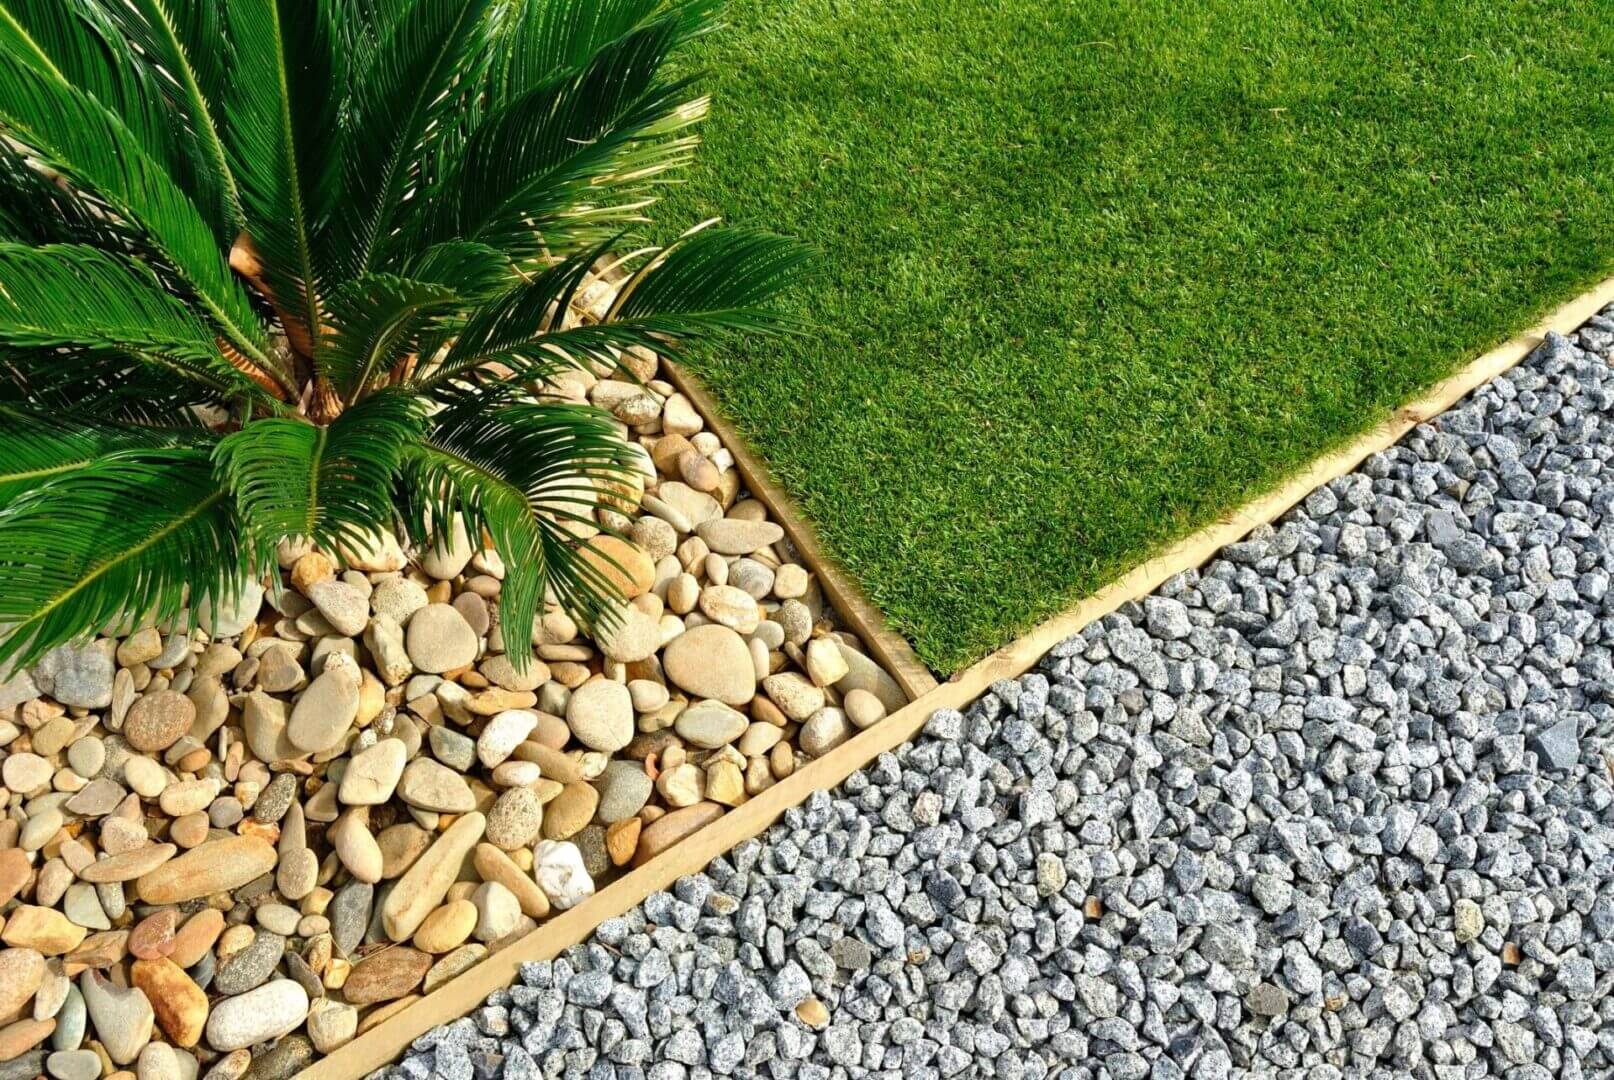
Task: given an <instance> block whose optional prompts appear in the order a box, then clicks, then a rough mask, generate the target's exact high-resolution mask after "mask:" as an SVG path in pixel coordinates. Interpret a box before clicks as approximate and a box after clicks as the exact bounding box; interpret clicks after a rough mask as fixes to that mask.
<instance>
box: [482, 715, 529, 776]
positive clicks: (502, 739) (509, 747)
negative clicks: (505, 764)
mask: <svg viewBox="0 0 1614 1080" xmlns="http://www.w3.org/2000/svg"><path fill="white" fill-rule="evenodd" d="M537 723H538V714H537V713H535V712H529V711H527V710H526V709H506V710H504V711H503V712H501V713H498V714H497V715H495V716H494V717H493V719H491V720H489V721H488V722H487V726H486V727H484V728H483V729H482V734H480V735H478V736H477V737H476V756H477V760H478V761H480V762H481V763H482V766H483V767H484V768H488V769H491V768H493V767H494V766H496V765H498V764H499V763H500V762H502V761H504V759H505V758H508V757H509V756H510V754H511V753H512V752H513V751H514V750H515V748H516V747H518V746H520V745H521V743H522V741H523V740H525V739H526V737H527V735H528V734H529V733H530V732H531V731H532V729H533V728H534V727H535V726H537Z"/></svg>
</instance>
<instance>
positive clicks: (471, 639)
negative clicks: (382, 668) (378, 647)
mask: <svg viewBox="0 0 1614 1080" xmlns="http://www.w3.org/2000/svg"><path fill="white" fill-rule="evenodd" d="M477 647H478V641H477V636H476V631H475V630H472V629H471V624H470V623H468V622H466V621H465V616H463V615H461V614H460V613H459V612H458V611H456V610H455V609H454V608H453V607H452V606H450V605H448V604H427V605H426V606H425V607H423V608H421V609H420V610H419V611H417V612H415V613H414V614H413V615H411V616H410V617H409V628H408V632H407V636H406V638H405V648H406V649H407V650H408V652H409V659H410V660H412V661H414V664H415V667H417V668H419V669H420V670H421V671H425V672H429V673H431V674H433V675H440V674H442V673H443V672H445V671H452V670H454V669H455V668H461V667H465V666H466V665H467V664H469V663H471V662H472V661H474V660H475V659H476V652H477Z"/></svg>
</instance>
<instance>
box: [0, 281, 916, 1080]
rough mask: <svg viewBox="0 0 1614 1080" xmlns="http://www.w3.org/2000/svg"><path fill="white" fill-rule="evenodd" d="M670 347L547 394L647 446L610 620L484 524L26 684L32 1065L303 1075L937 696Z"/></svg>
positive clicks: (596, 548) (12, 736)
mask: <svg viewBox="0 0 1614 1080" xmlns="http://www.w3.org/2000/svg"><path fill="white" fill-rule="evenodd" d="M588 299H589V302H590V303H591V304H592V305H593V306H594V307H596V308H597V307H599V306H600V305H602V304H604V303H605V302H607V301H608V300H609V291H608V290H606V289H603V288H595V289H591V290H590V293H589V296H588ZM658 365H659V360H658V358H657V357H655V356H654V355H651V354H648V353H644V352H634V353H632V354H629V355H625V356H623V357H622V358H621V370H618V369H617V368H614V367H609V366H608V367H606V368H602V369H600V370H591V371H568V372H566V373H564V374H562V375H560V376H558V377H557V378H556V379H555V380H554V382H553V384H552V385H551V386H550V388H549V389H550V392H551V393H552V394H554V395H557V396H560V397H563V398H567V399H571V400H577V401H588V402H590V403H592V404H594V405H596V406H598V407H600V408H602V409H606V410H609V411H610V412H611V413H612V414H613V415H614V416H615V417H616V418H617V419H618V420H619V421H620V422H621V424H622V430H623V434H624V436H625V438H626V439H627V440H628V441H629V443H630V445H633V446H635V447H637V448H639V450H640V451H641V453H640V454H639V455H638V456H639V459H640V465H641V467H640V470H639V471H638V473H636V474H635V475H634V476H633V477H632V478H631V479H620V478H613V479H612V481H611V486H610V487H609V489H608V490H603V491H602V493H601V502H602V506H601V507H600V509H599V510H598V511H597V525H598V526H603V527H609V528H610V529H612V530H614V532H615V534H616V535H606V534H603V533H601V531H600V529H599V528H597V527H595V524H582V525H579V524H578V523H576V522H569V523H568V524H567V526H566V527H567V528H569V529H570V531H571V532H572V533H574V534H575V535H576V537H577V539H578V540H579V541H580V542H586V545H587V547H586V551H587V552H589V553H590V557H592V558H593V559H594V560H595V562H596V563H597V565H598V566H599V568H600V570H601V571H602V572H603V573H604V574H606V575H607V576H608V577H610V578H612V579H613V581H614V582H615V584H616V586H617V587H618V589H619V590H620V591H621V593H622V594H623V596H624V597H625V600H624V602H623V603H622V604H621V605H620V607H619V609H618V611H617V617H616V618H615V620H613V621H611V622H610V623H609V624H608V625H602V626H600V627H598V628H597V633H596V634H595V635H594V636H593V637H590V636H589V635H588V634H587V633H586V628H584V627H580V626H578V624H577V623H576V622H575V621H574V620H573V619H572V618H571V617H570V616H569V615H568V614H567V613H566V612H564V611H562V610H560V609H559V608H558V607H556V606H555V605H553V604H551V605H549V606H548V607H547V610H545V611H544V612H542V613H541V616H540V618H538V619H535V620H534V650H533V655H532V656H531V657H530V658H529V660H528V662H527V663H526V665H525V666H522V665H518V664H516V663H515V662H514V659H513V657H511V656H510V655H508V654H507V653H506V650H505V645H504V634H503V631H502V627H501V624H500V622H499V615H500V608H499V599H500V593H501V583H502V581H503V579H504V577H505V567H504V563H503V561H502V560H501V559H500V557H499V555H498V553H497V552H494V551H492V550H490V549H487V548H485V547H484V546H483V544H482V543H481V540H482V538H480V537H471V536H467V535H466V530H465V528H464V526H463V522H456V523H455V527H454V529H453V530H452V536H451V542H449V543H447V544H444V545H443V546H442V547H441V548H439V549H435V550H430V551H424V552H406V551H404V550H403V549H402V548H401V547H400V545H399V543H398V541H397V540H396V539H395V538H393V537H391V536H385V537H377V538H375V540H374V542H373V543H371V544H369V545H368V546H367V547H366V548H364V549H359V548H355V549H353V550H348V551H342V552H321V551H316V550H314V549H313V548H312V547H310V546H309V545H307V544H303V543H285V544H282V545H281V549H280V566H281V580H280V582H279V587H278V588H276V589H265V588H264V586H263V583H258V582H252V583H248V586H247V587H246V588H245V589H244V590H243V592H242V594H241V595H239V596H235V597H231V598H229V599H228V602H226V603H221V604H217V605H215V604H213V603H211V602H203V603H201V604H199V605H198V613H197V614H198V619H197V620H196V625H195V626H192V625H191V620H189V619H186V620H182V621H176V622H175V623H174V624H172V625H166V626H156V625H136V626H134V627H131V628H127V629H120V632H119V633H117V634H115V635H108V636H101V637H98V638H96V639H94V640H92V641H88V642H81V643H73V644H69V645H64V646H62V647H60V648H58V649H55V650H52V651H51V652H50V653H49V654H47V655H46V656H45V657H44V659H43V660H42V661H41V662H40V663H39V664H38V665H37V666H36V667H34V668H33V669H31V670H29V671H25V672H21V673H17V674H15V675H13V676H12V677H10V678H9V679H5V680H0V780H3V782H4V787H3V788H0V806H4V807H5V808H6V815H5V818H4V819H3V820H0V1080H31V1078H33V1077H36V1076H39V1075H42V1074H43V1075H48V1076H49V1077H51V1078H53V1080H97V1078H99V1077H104V1076H105V1077H115V1078H118V1080H133V1078H138V1080H195V1078H197V1077H198V1076H202V1077H205V1078H206V1080H239V1078H241V1077H243V1076H246V1077H247V1078H248V1080H279V1078H282V1077H286V1076H289V1075H291V1074H292V1073H295V1072H296V1071H298V1070H299V1069H301V1068H302V1067H304V1066H305V1065H307V1064H308V1063H309V1062H310V1061H311V1060H312V1059H313V1058H314V1057H315V1056H316V1055H321V1054H327V1053H331V1052H334V1051H336V1050H338V1049H340V1048H341V1047H342V1046H343V1045H345V1044H346V1043H347V1042H349V1041H350V1040H352V1039H353V1038H354V1037H355V1036H356V1035H357V1034H360V1033H362V1032H364V1031H365V1030H367V1029H368V1028H370V1027H371V1026H373V1025H374V1024H376V1023H379V1022H381V1021H382V1020H384V1019H385V1018H386V1017H387V1016H388V1015H390V1014H392V1013H394V1012H396V1011H397V1010H398V1009H400V1008H403V1007H405V1006H407V1005H408V1004H409V1003H410V1002H412V1001H414V1000H416V999H418V998H419V997H420V996H421V995H423V994H426V993H430V992H431V991H432V990H434V989H435V988H436V987H438V986H440V985H442V984H443V983H445V982H446V981H448V980H449V979H451V978H453V977H454V976H455V975H456V974H459V973H460V972H463V971H465V970H467V969H468V968H470V967H471V966H473V965H474V964H476V963H478V962H479V961H481V960H482V959H483V958H485V957H486V956H487V955H489V954H490V953H491V952H494V951H496V950H498V949H500V948H502V947H504V946H506V945H508V944H510V943H512V942H514V941H517V940H519V939H520V938H522V937H523V936H525V935H526V934H528V933H530V932H532V931H533V930H534V929H536V928H537V927H538V925H539V924H540V923H541V922H542V921H543V920H545V919H546V918H548V917H549V916H550V915H551V914H553V913H554V912H557V911H562V910H565V909H567V908H570V907H572V906H573V905H575V904H577V903H580V902H581V901H583V900H584V899H585V898H587V897H588V896H589V895H591V894H592V893H593V892H594V891H595V889H596V887H597V886H598V885H600V884H603V883H604V882H605V881H606V880H608V879H610V878H611V877H612V876H614V875H616V874H618V873H620V872H621V871H622V868H624V867H626V866H628V865H630V864H635V863H643V862H645V861H647V860H649V859H651V858H653V857H654V856H655V855H657V854H659V853H660V852H662V851H664V850H666V849H667V848H668V847H670V846H672V845H673V844H675V843H677V842H678V841H680V840H681V839H683V838H684V837H686V836H688V835H689V834H690V833H692V832H694V831H695V830H697V829H699V828H701V827H703V826H705V825H706V824H708V823H710V822H712V821H714V820H716V819H717V818H719V817H721V816H722V815H723V814H724V813H726V812H728V810H729V809H731V808H733V807H736V806H740V805H742V804H743V803H745V802H746V800H747V799H749V798H750V797H752V796H753V795H756V794H757V793H759V792H761V791H763V790H765V789H766V788H768V787H769V786H771V785H772V784H774V783H775V782H777V781H778V780H780V779H783V778H784V777H786V776H789V775H790V774H791V772H793V771H794V769H795V768H796V766H797V764H798V762H799V761H801V760H803V759H806V758H811V757H813V756H817V755H820V754H823V753H826V752H828V751H829V750H830V749H832V748H834V747H835V746H837V745H839V744H840V743H841V742H844V741H845V740H846V739H848V738H850V737H851V735H852V734H853V733H854V732H855V731H856V730H857V729H858V728H861V727H867V726H869V725H871V724H875V723H878V722H879V721H880V720H882V719H884V717H885V716H886V715H887V713H888V712H889V711H890V710H892V709H895V708H898V707H900V706H901V705H902V704H904V703H905V701H906V698H905V697H904V695H903V693H902V691H901V690H900V688H899V687H898V686H897V684H896V683H895V682H894V681H893V680H892V679H891V677H890V676H889V675H888V674H887V673H885V672H884V671H883V670H881V668H880V667H879V666H878V664H877V663H876V662H875V661H874V660H872V659H871V658H869V657H868V656H867V655H866V654H865V652H864V651H863V645H862V643H861V642H860V641H859V640H858V639H857V637H856V636H855V635H853V634H851V633H849V632H846V631H843V630H839V629H837V627H836V623H835V618H834V612H833V611H832V610H830V609H829V608H827V606H826V605H825V603H824V599H823V594H822V590H821V588H820V586H819V582H818V580H817V578H816V576H815V575H814V574H812V573H811V572H810V571H809V570H808V569H807V568H806V567H805V566H804V565H802V562H801V560H800V558H799V555H798V554H797V552H796V551H795V550H794V548H793V547H792V546H791V544H790V543H789V541H788V540H787V539H786V538H785V537H784V533H783V530H782V529H781V528H780V527H779V526H778V525H777V524H776V523H774V522H772V521H769V520H768V516H767V512H766V509H765V507H764V506H763V505H762V504H761V503H759V502H757V501H755V500H752V499H750V498H748V497H747V495H746V493H745V491H744V490H743V487H742V483H741V479H740V476H739V474H738V472H737V471H736V469H735V466H734V461H733V458H732V456H731V455H730V454H729V453H728V451H727V449H725V448H724V447H723V446H722V445H721V443H720V441H719V440H718V439H717V437H716V436H715V435H713V434H712V433H711V432H708V431H705V430H703V428H704V424H703V422H702V420H701V417H700V416H699V415H698V414H697V413H696V412H695V410H694V409H693V408H692V407H691V405H690V403H689V402H688V401H687V400H686V399H685V398H684V397H683V395H681V394H679V393H677V392H676V389H675V388H674V387H673V386H672V385H671V384H670V383H668V382H665V381H663V380H661V379H659V378H657V376H658V375H659V374H660V372H659V367H658ZM629 511H632V512H634V513H635V517H634V518H633V519H631V520H630V519H629V518H628V517H625V516H622V515H623V513H626V512H629Z"/></svg>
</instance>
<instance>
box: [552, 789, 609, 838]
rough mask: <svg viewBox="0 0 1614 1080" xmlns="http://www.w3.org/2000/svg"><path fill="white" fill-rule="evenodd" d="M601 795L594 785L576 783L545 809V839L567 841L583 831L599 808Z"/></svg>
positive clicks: (563, 791)
mask: <svg viewBox="0 0 1614 1080" xmlns="http://www.w3.org/2000/svg"><path fill="white" fill-rule="evenodd" d="M599 805H600V793H599V792H598V791H596V790H594V785H592V784H587V783H584V782H583V781H581V780H579V781H574V782H573V783H570V784H567V785H566V786H565V787H564V788H562V789H561V793H560V794H559V795H557V796H555V797H554V798H553V799H551V800H550V801H549V803H548V805H546V806H545V807H544V838H545V839H547V840H566V839H569V838H570V837H573V836H575V835H577V834H578V833H580V832H582V831H583V827H584V826H586V825H587V824H588V823H589V821H590V820H592V819H593V817H594V811H595V810H596V809H598V808H599Z"/></svg>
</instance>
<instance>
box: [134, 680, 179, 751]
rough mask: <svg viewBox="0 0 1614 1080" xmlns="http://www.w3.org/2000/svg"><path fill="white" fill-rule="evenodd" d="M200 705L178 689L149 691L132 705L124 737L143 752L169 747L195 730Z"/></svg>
mask: <svg viewBox="0 0 1614 1080" xmlns="http://www.w3.org/2000/svg"><path fill="white" fill-rule="evenodd" d="M195 719H196V706H195V705H193V704H191V699H190V698H188V697H186V696H185V695H184V694H181V693H179V692H177V691H174V690H158V691H157V692H156V693H153V694H146V695H144V696H143V697H141V698H139V699H138V700H137V701H136V702H135V703H134V704H133V705H131V706H130V707H129V715H128V716H127V717H126V718H125V719H124V721H123V738H124V741H125V742H127V743H128V744H129V745H130V746H132V747H134V748H135V749H136V750H139V751H140V752H141V753H146V754H151V753H156V752H157V751H159V750H166V749H168V748H169V747H170V746H172V745H174V743H176V742H178V741H179V737H180V736H181V735H183V734H185V733H186V732H187V731H189V730H190V729H191V723H192V721H194V720H195Z"/></svg>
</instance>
